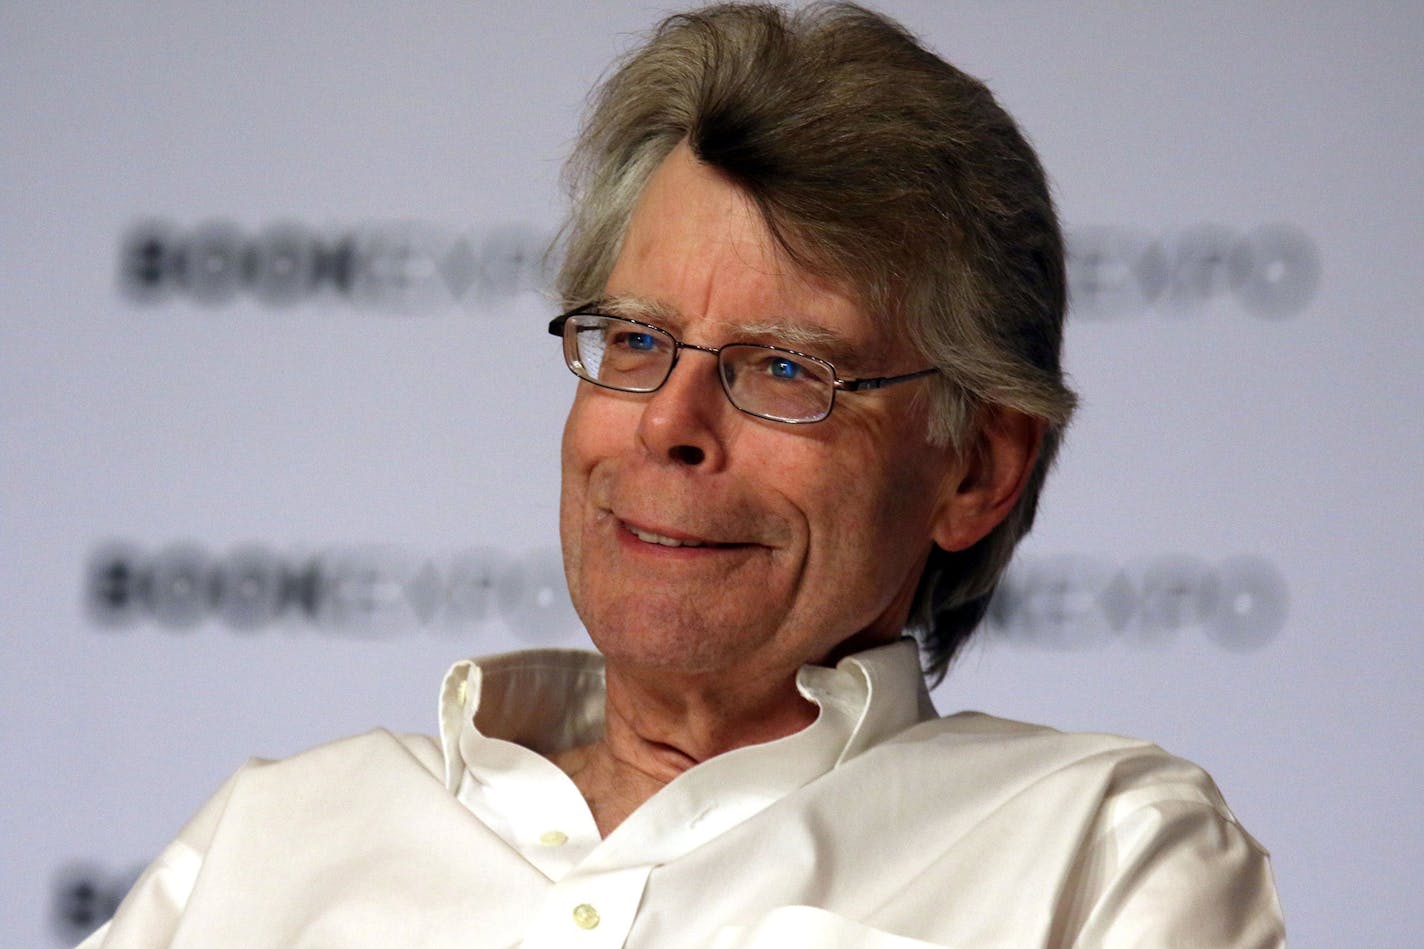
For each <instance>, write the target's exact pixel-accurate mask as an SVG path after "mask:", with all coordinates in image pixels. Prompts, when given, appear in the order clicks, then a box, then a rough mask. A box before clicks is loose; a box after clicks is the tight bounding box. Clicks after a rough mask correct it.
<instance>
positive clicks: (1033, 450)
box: [933, 408, 1043, 550]
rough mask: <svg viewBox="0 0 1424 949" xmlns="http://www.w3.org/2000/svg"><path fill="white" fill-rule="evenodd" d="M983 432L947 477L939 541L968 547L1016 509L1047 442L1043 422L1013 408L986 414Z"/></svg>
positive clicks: (938, 517) (950, 547) (939, 511)
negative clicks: (1040, 447)
mask: <svg viewBox="0 0 1424 949" xmlns="http://www.w3.org/2000/svg"><path fill="white" fill-rule="evenodd" d="M978 429H979V430H978V435H977V438H976V440H975V442H974V445H973V447H972V448H971V449H970V450H969V452H968V453H967V457H965V458H963V459H961V461H960V466H959V470H958V472H957V474H956V475H955V476H952V477H951V478H949V479H948V480H947V481H946V482H945V486H944V496H943V497H942V498H941V499H940V506H939V508H938V509H937V511H936V515H935V524H934V533H933V537H934V542H935V543H936V544H938V545H939V546H940V547H941V548H942V549H944V550H964V549H965V548H967V547H972V546H973V545H975V544H977V543H978V542H979V541H980V540H982V539H983V538H984V537H985V536H986V535H987V534H988V533H989V532H990V531H992V530H993V529H994V528H995V527H997V526H998V525H999V524H1000V523H1001V522H1002V521H1003V520H1004V518H1006V517H1008V516H1009V512H1010V511H1012V510H1013V509H1014V505H1015V504H1016V503H1017V502H1018V499H1019V495H1020V494H1022V493H1023V489H1024V485H1026V484H1027V483H1028V479H1029V475H1030V474H1032V472H1033V466H1034V464H1035V463H1036V462H1037V461H1038V450H1039V445H1040V444H1041V443H1042V441H1043V422H1042V420H1040V419H1036V418H1033V417H1032V416H1029V415H1025V414H1024V413H1022V412H1016V411H1014V410H1013V409H1006V408H993V409H989V410H986V411H985V413H984V415H983V416H981V418H980V422H979V426H978Z"/></svg>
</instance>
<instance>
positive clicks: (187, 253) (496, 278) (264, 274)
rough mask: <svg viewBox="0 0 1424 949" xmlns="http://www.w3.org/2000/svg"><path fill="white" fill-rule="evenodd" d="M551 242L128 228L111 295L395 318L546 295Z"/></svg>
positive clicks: (411, 233)
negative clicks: (337, 308)
mask: <svg viewBox="0 0 1424 949" xmlns="http://www.w3.org/2000/svg"><path fill="white" fill-rule="evenodd" d="M549 238H550V235H548V234H546V233H542V232H540V231H538V230H536V229H535V228H532V227H529V226H526V225H519V224H510V225H505V226H501V227H497V228H494V229H492V230H490V231H488V232H487V233H483V234H468V233H457V232H453V231H450V230H448V229H445V228H442V227H439V226H437V225H434V224H426V223H413V222H387V223H378V224H370V225H365V226H362V227H358V228H355V229H352V230H349V231H338V232H318V231H317V230H315V229H313V228H310V227H307V226H305V225H302V224H296V223H284V224H275V225H272V226H270V227H266V228H263V229H262V230H260V231H258V232H256V233H247V232H245V231H244V230H242V229H241V228H239V227H238V226H237V225H235V224H232V223H229V222H225V221H211V222H208V223H206V224H203V225H200V226H198V227H196V228H194V229H193V230H191V231H183V230H180V229H178V228H175V227H172V226H170V225H169V224H166V223H164V222H162V221H145V222H143V223H141V224H138V225H137V226H135V227H134V228H132V229H131V230H130V231H129V233H128V234H127V235H125V237H124V238H123V241H122V242H121V244H120V247H119V262H118V263H119V266H118V271H119V272H118V278H119V286H120V287H121V288H122V290H123V292H124V294H125V296H127V297H128V298H129V299H131V300H133V301H135V302H137V303H144V304H153V303H159V302H162V301H165V300H170V299H173V298H175V297H176V298H186V299H188V300H191V301H193V302H195V303H200V304H204V305H207V306H219V305H222V304H225V303H228V302H230V301H232V300H235V299H239V298H246V299H250V300H253V301H256V302H258V303H261V304H263V305H265V306H269V307H289V306H293V305H295V304H298V303H309V302H320V301H331V302H337V303H347V304H350V305H353V306H357V307H361V308H368V309H375V310H385V311H391V312H401V313H417V312H433V311H437V310H441V309H444V308H446V307H449V306H451V305H453V304H457V303H470V302H479V301H491V300H500V299H505V298H508V297H511V296H514V295H515V294H517V293H521V292H525V291H540V290H542V289H544V288H545V287H547V286H548V284H549V279H548V278H549V274H548V272H547V263H548V262H547V257H546V254H545V249H546V248H547V247H548V245H549Z"/></svg>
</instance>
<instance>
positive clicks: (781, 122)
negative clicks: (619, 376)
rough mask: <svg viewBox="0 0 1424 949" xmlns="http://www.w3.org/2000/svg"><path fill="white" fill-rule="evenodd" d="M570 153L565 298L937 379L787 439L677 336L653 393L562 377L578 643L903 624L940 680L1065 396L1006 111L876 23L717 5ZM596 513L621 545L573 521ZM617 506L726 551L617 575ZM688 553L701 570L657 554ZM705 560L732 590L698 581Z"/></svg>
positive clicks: (624, 565) (639, 72)
mask: <svg viewBox="0 0 1424 949" xmlns="http://www.w3.org/2000/svg"><path fill="white" fill-rule="evenodd" d="M570 168H571V176H572V178H571V180H572V183H573V186H574V191H575V207H574V213H573V217H572V220H571V221H570V225H569V229H568V233H567V254H566V258H565V264H564V268H563V271H562V273H561V277H560V291H561V293H562V295H563V298H564V300H565V303H566V305H568V306H570V307H574V306H584V305H588V304H593V303H598V302H603V303H606V304H611V305H612V306H613V307H614V308H619V307H621V308H622V309H621V313H620V315H632V316H634V318H636V319H644V320H645V321H647V322H650V323H653V324H657V325H660V326H663V327H665V328H667V329H669V330H671V331H672V332H673V333H674V334H675V335H677V337H678V338H679V339H681V340H682V341H684V342H688V343H692V344H695V345H698V346H703V347H710V348H715V347H720V346H722V345H724V344H726V343H729V342H738V341H742V342H745V341H753V342H755V341H762V342H772V343H774V344H781V345H787V346H788V347H789V348H792V349H800V350H803V351H806V352H809V353H812V354H815V355H830V354H833V353H834V355H831V358H830V359H829V361H830V362H831V363H833V364H835V365H836V369H837V371H838V373H839V375H840V376H842V377H844V376H866V375H873V376H885V375H894V374H899V373H906V372H911V371H914V370H918V369H921V368H924V367H926V366H932V367H934V368H935V369H936V370H937V372H936V373H935V374H934V375H932V376H931V377H929V378H927V379H922V380H918V381H911V382H908V383H906V384H904V385H900V386H896V387H894V388H887V389H884V390H881V391H875V392H870V393H851V394H847V395H843V396H841V397H838V399H837V402H836V408H835V410H834V412H833V413H832V415H831V416H830V417H829V418H827V419H826V420H825V421H824V422H818V423H815V424H814V425H807V426H800V427H792V426H786V425H784V424H783V423H778V422H769V421H763V420H760V419H754V418H750V417H748V416H746V415H744V414H742V413H739V412H737V411H736V410H735V409H733V408H732V407H731V406H730V404H728V402H727V399H726V398H724V397H723V395H722V393H721V392H720V391H718V383H717V376H716V368H715V366H716V363H715V361H714V359H713V357H712V356H709V355H706V354H698V353H695V352H687V351H683V353H682V355H681V359H680V361H679V363H678V367H677V368H676V369H675V370H674V372H673V374H672V376H671V377H670V378H669V380H668V381H667V383H666V384H665V385H664V387H663V389H661V390H659V391H658V392H657V393H654V394H653V395H625V394H622V393H615V392H609V391H607V390H601V389H596V388H594V387H591V386H586V385H584V386H580V393H579V396H578V398H577V400H576V403H575V406H574V409H573V411H572V413H571V415H570V421H569V428H568V431H567V432H566V435H565V453H564V454H565V459H564V477H565V487H564V494H565V498H564V512H563V533H564V544H565V553H566V560H567V561H568V562H567V564H566V566H567V567H568V569H569V574H570V587H571V590H572V592H573V594H574V598H575V602H576V605H578V606H579V609H580V612H581V615H583V618H584V620H585V623H586V624H587V625H589V627H590V632H592V633H593V634H594V636H595V640H598V638H599V636H600V634H601V633H602V632H604V628H606V627H608V626H610V625H616V624H619V623H622V624H625V625H626V624H629V623H633V624H634V625H636V624H637V623H638V622H641V621H642V620H647V621H648V622H649V623H650V624H652V625H656V626H657V627H658V628H659V629H661V630H662V632H663V634H664V635H665V636H667V635H673V633H672V631H671V630H670V629H669V628H668V627H669V626H672V625H676V624H677V623H679V622H682V623H684V625H687V624H690V626H691V628H693V629H698V628H700V629H701V631H700V633H698V634H697V635H698V636H699V640H698V641H699V642H702V643H704V644H705V642H706V640H707V638H708V637H711V636H713V635H714V633H713V630H712V626H713V625H714V624H720V625H716V635H717V636H732V637H733V638H735V636H736V635H744V636H745V637H746V640H747V643H753V642H756V641H757V637H758V636H766V635H767V634H768V631H769V630H770V629H771V627H772V626H775V627H776V628H777V629H781V630H783V631H785V630H786V629H790V630H791V632H790V633H788V634H787V635H788V636H789V637H790V639H791V640H799V641H804V643H809V644H810V645H816V644H817V643H818V642H819V640H817V635H818V634H816V633H814V632H813V631H812V630H811V629H810V625H811V624H815V623H820V624H823V625H824V626H825V627H826V630H825V632H824V633H822V634H819V635H822V636H826V637H831V638H832V639H834V636H836V635H838V634H843V633H846V632H847V631H849V633H850V634H851V635H853V634H855V633H857V632H860V631H862V630H864V631H866V632H867V633H868V634H869V635H868V638H869V639H871V640H874V641H878V640H880V639H883V638H885V637H886V636H887V635H890V634H891V632H898V628H897V629H895V630H893V631H890V632H887V630H888V628H889V627H891V626H895V625H896V624H897V623H898V622H903V620H904V619H905V614H906V613H908V614H909V617H910V619H911V622H912V625H914V626H915V627H916V629H917V631H918V633H919V634H920V636H921V638H922V641H923V642H924V645H925V648H926V652H927V655H928V662H929V668H930V670H931V671H932V672H933V673H937V674H938V673H942V672H943V669H944V667H945V666H946V664H947V663H948V661H949V659H950V658H951V657H952V655H953V653H954V651H955V650H956V649H957V648H958V646H959V645H960V643H961V642H962V641H963V640H964V639H965V638H966V637H967V636H968V634H969V633H970V632H971V631H972V630H973V628H974V626H975V625H976V624H977V622H978V621H979V619H980V618H981V617H982V615H983V612H984V609H985V607H986V606H987V603H988V599H989V597H990V595H991V594H992V592H993V589H994V586H995V584H996V583H997V580H998V578H999V576H1000V574H1001V572H1002V570H1003V568H1004V567H1005V565H1006V564H1007V562H1008V559H1009V556H1010V555H1011V553H1012V550H1013V547H1014V544H1015V543H1016V542H1017V540H1018V539H1019V537H1020V536H1022V534H1023V533H1024V532H1025V531H1026V530H1027V529H1028V527H1029V525H1030V524H1031V522H1032V519H1033V512H1034V508H1035V505H1036V502H1037V497H1038V492H1039V488H1040V487H1041V485H1042V482H1043V477H1044V474H1045V472H1046V471H1047V468H1048V466H1049V465H1050V463H1051V461H1052V457H1053V454H1054V451H1055V449H1056V446H1057V443H1058V438H1059V433H1060V432H1061V430H1062V427H1063V425H1064V424H1065V423H1066V421H1067V419H1068V416H1069V414H1070V412H1071V409H1072V404H1073V397H1072V395H1071V393H1070V392H1069V391H1068V390H1067V388H1066V387H1065V386H1064V384H1063V381H1062V374H1061V371H1060V367H1059V349H1060V343H1061V328H1062V319H1063V312H1064V307H1065V279H1064V272H1063V250H1062V241H1061V237H1060V235H1059V231H1058V227H1057V222H1056V218H1055V215H1054V211H1053V207H1052V203H1051V200H1050V198H1049V195H1048V191H1047V187H1046V184H1045V182H1044V177H1043V173H1042V170H1041V168H1040V167H1039V165H1038V162H1037V159H1036V158H1035V156H1034V154H1033V152H1032V150H1031V149H1030V148H1029V146H1028V145H1027V144H1026V143H1025V142H1024V140H1023V138H1022V137H1021V135H1020V134H1019V133H1018V131H1017V129H1016V127H1015V126H1014V124H1013V122H1012V120H1011V119H1010V118H1009V117H1008V116H1007V115H1006V114H1005V113H1004V112H1003V111H1002V110H1001V109H1000V108H999V107H998V106H997V104H995V103H994V101H993V99H992V97H991V96H990V95H989V93H988V91H987V90H986V89H985V88H984V87H983V86H982V85H980V84H979V83H978V82H976V81H975V80H973V79H970V78H969V77H967V76H965V75H963V74H962V73H960V72H958V71H957V70H955V69H954V68H953V67H951V66H949V65H947V64H946V63H944V62H942V61H941V60H939V59H938V58H936V57H935V56H933V54H931V53H929V52H927V51H925V50H924V49H922V48H921V47H920V46H918V45H917V44H916V43H915V42H914V40H913V39H912V38H911V37H909V36H908V34H906V33H904V32H903V31H902V30H900V29H899V28H898V27H896V26H895V25H893V24H891V23H889V22H887V21H885V20H884V19H883V18H880V17H878V16H876V15H874V14H870V13H868V12H866V11H863V10H860V9H857V8H854V7H845V6H832V7H816V8H813V9H811V10H809V11H805V12H803V13H801V14H786V13H784V12H783V11H780V10H778V9H776V8H770V7H714V8H709V9H706V10H703V11H700V12H698V13H695V14H689V15H685V16H679V17H673V18H671V19H669V20H668V21H666V22H665V23H664V24H663V25H662V27H661V28H660V29H659V30H658V31H657V32H656V34H655V35H654V37H653V38H652V40H651V41H650V42H649V43H648V44H647V45H646V46H644V47H642V48H641V49H639V50H637V51H636V52H634V53H633V54H632V55H631V56H630V57H629V58H628V59H627V60H626V61H625V62H624V63H623V64H622V65H621V66H620V68H619V69H618V70H617V71H616V72H615V73H614V74H613V75H612V77H611V78H610V79H609V80H608V82H607V83H606V84H605V85H604V87H603V88H602V90H601V92H600V94H599V96H598V98H597V100H596V102H595V105H594V109H593V112H592V114H591V117H590V119H589V122H588V124H587V126H586V128H585V131H584V134H583V136H582V138H581V140H580V143H579V146H578V150H577V152H576V154H575V156H574V160H573V162H572V163H571V166H570ZM620 298H621V299H620ZM766 324H777V326H772V327H768V326H767V325H766ZM787 324H790V325H789V326H788V325H787ZM823 347H829V348H823ZM709 380H710V381H709ZM699 406H700V408H699ZM1014 444H1017V445H1018V446H1019V447H1018V448H1014V447H1013V445H1014ZM1025 445H1026V446H1027V448H1026V451H1027V458H1026V463H1027V466H1028V469H1029V473H1028V475H1027V476H1026V477H1020V478H1018V479H1017V480H1016V481H1015V479H1013V478H1009V477H1008V476H1007V475H1005V474H1004V472H1005V470H1006V468H1007V467H1011V466H1012V461H1013V458H1012V456H1013V454H1014V453H1015V451H1018V452H1019V453H1020V454H1022V453H1023V451H1024V450H1025V449H1024V446H1025ZM1035 449H1036V458H1035V455H1034V451H1035ZM1005 452H1007V454H1005ZM996 467H997V468H998V469H999V470H998V479H999V481H1000V482H1004V483H1002V484H998V485H997V487H996V488H995V489H994V490H990V488H991V482H992V481H993V478H994V469H995V468H996ZM1008 482H1014V483H1011V484H1010V483H1008ZM976 490H977V491H978V493H977V494H975V491H976ZM995 491H997V492H998V493H997V494H995ZM1005 492H1007V494H1006V493H1005ZM990 495H994V498H995V499H994V500H992V501H991V500H990ZM1006 498H1007V501H1006V500H1005V499H1006ZM600 516H604V517H606V519H607V520H608V521H609V522H610V523H613V524H615V525H617V526H618V527H619V529H620V530H621V531H622V534H621V535H619V534H616V533H615V534H610V535H608V536H607V537H601V538H600V537H599V536H596V535H597V524H596V523H595V522H596V520H597V518H598V517H600ZM639 517H643V518H651V519H653V520H654V521H655V522H656V523H653V524H650V525H643V526H644V527H663V528H665V529H667V531H670V532H672V533H673V534H683V535H686V536H690V537H700V538H702V539H705V540H713V541H719V540H720V541H723V542H726V543H736V544H738V545H740V546H738V547H736V548H723V549H722V550H721V553H720V554H719V553H715V552H710V553H709V552H706V551H705V550H704V554H703V555H698V554H690V553H687V552H686V551H684V554H686V556H685V557H684V559H685V560H687V561H688V564H684V565H683V566H681V567H675V568H674V569H673V572H671V573H667V574H665V575H664V574H660V573H658V571H659V570H662V569H663V567H662V566H658V565H657V563H650V564H647V565H644V566H646V567H647V568H648V571H649V572H648V573H647V580H648V582H647V583H646V584H644V585H642V586H641V587H640V586H639V585H638V584H637V582H636V577H637V575H638V574H637V570H635V569H634V568H633V567H631V566H629V562H624V561H621V560H619V559H618V558H619V556H620V555H619V554H618V550H619V549H620V548H617V547H608V548H607V549H604V547H602V546H600V545H601V544H603V543H604V541H607V542H609V543H612V542H613V541H615V540H617V541H618V542H620V543H621V542H623V541H625V540H626V536H627V531H626V528H627V527H628V526H629V522H636V521H637V519H638V518H639ZM633 526H638V525H637V524H636V523H634V524H633ZM639 529H640V530H641V529H642V528H641V527H640V528H639ZM644 533H645V534H646V531H644ZM738 550H740V551H741V552H742V554H744V555H745V557H744V559H743V560H742V561H739V562H737V563H732V561H733V560H734V559H735V557H736V555H734V551H738ZM634 553H637V552H636V551H634ZM675 556H682V555H675ZM698 556H703V559H704V560H705V561H706V563H705V564H704V566H710V565H712V564H713V562H715V561H716V559H717V557H718V556H722V557H723V560H724V561H725V562H724V563H723V564H722V565H721V566H719V567H716V568H715V569H712V570H711V571H710V572H706V573H704V574H698V575H696V576H694V575H693V574H692V573H686V572H684V573H678V572H677V570H684V569H685V568H686V567H687V566H688V565H690V564H692V563H695V562H699V561H697V559H696V558H697V557H698ZM608 558H613V559H612V562H610V561H609V559H608ZM758 558H763V559H758ZM664 566H674V565H673V564H671V563H669V564H664ZM638 569H641V568H638ZM697 569H703V568H702V567H699V568H697ZM717 570H725V571H726V572H725V573H724V574H721V575H718V574H717ZM758 571H761V572H762V574H763V577H764V579H763V581H762V583H761V584H760V586H758V585H756V584H752V583H743V582H742V581H744V580H749V579H750V578H751V577H752V576H753V575H754V574H756V573H757V572H758ZM779 571H780V572H779ZM716 576H720V580H719V581H718V582H720V583H722V584H723V588H724V590H725V593H726V595H727V596H728V597H731V598H733V600H734V602H729V603H725V604H722V605H721V606H714V605H713V602H714V601H713V598H712V596H711V593H710V589H709V592H708V595H707V599H706V600H703V599H700V598H699V597H700V593H699V591H698V590H697V589H696V587H697V584H698V583H700V582H702V581H704V580H711V579H712V578H714V577H716ZM780 580H785V583H781V582H780ZM682 587H687V589H683V588H682ZM660 597H663V598H666V602H663V603H662V604H661V606H658V605H657V604H656V603H655V602H654V601H657V600H658V599H659V598H660ZM640 598H641V599H640ZM738 598H739V599H738ZM753 601H758V602H753ZM816 604H820V607H819V608H815V607H816ZM734 607H735V608H734ZM836 611H839V612H836ZM828 612H830V613H834V614H835V615H826V614H827V613H828ZM773 614H774V616H773ZM837 617H841V618H843V619H842V621H838V620H837ZM693 620H697V621H698V622H691V621H693ZM777 623H779V624H780V625H776V624H777ZM768 624H771V625H768ZM852 626H854V627H855V628H853V629H852V628H851V627H852ZM649 633H651V629H650V630H649ZM773 638H774V637H773ZM847 638H849V637H846V636H843V637H842V639H847ZM865 638H866V637H860V638H857V639H855V640H853V641H852V642H853V644H859V642H860V640H861V639H865ZM837 642H840V640H837V641H835V642H831V643H829V645H830V646H832V647H834V646H835V645H836V643H837ZM599 645H600V647H601V648H604V649H605V652H606V651H608V647H607V645H605V643H602V642H600V643H599ZM615 646H616V644H615ZM688 646H689V644H686V643H684V644H682V646H681V647H679V648H683V649H684V654H685V650H686V648H688ZM669 648H672V647H669ZM708 648H710V647H708ZM747 648H751V647H750V646H747ZM788 648H791V647H790V646H789V645H788ZM836 651H837V650H836V649H835V648H831V649H829V650H827V652H828V653H834V652H836ZM806 658H816V657H815V656H811V655H808V656H807V657H806ZM707 661H709V662H712V661H714V660H713V659H712V658H710V657H709V658H708V659H707Z"/></svg>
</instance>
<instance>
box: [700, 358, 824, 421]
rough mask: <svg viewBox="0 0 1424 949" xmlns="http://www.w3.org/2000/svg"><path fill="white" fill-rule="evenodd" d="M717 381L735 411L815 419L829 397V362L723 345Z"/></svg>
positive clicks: (786, 419) (771, 416) (783, 419)
mask: <svg viewBox="0 0 1424 949" xmlns="http://www.w3.org/2000/svg"><path fill="white" fill-rule="evenodd" d="M722 381H723V383H724V384H725V385H726V387H727V394H728V395H729V396H731V399H732V404H733V405H735V406H736V407H737V408H739V409H741V410H742V411H743V412H750V413H751V414H753V415H760V416H762V417H763V418H769V419H776V420H777V421H781V422H815V421H819V420H820V419H823V418H825V417H826V415H827V414H828V413H829V412H830V411H831V399H832V398H833V397H834V395H835V385H834V381H835V372H834V371H833V370H832V369H831V367H830V364H829V363H824V362H822V361H821V360H819V359H817V358H815V357H814V356H805V355H802V354H801V353H793V352H791V351H789V350H785V349H775V348H773V347H771V346H754V345H751V344H737V345H733V346H726V347H724V348H723V349H722Z"/></svg>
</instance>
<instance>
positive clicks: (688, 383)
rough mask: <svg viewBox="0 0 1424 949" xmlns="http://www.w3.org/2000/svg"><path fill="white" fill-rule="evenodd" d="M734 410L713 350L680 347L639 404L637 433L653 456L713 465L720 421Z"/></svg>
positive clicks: (720, 450) (722, 450)
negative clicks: (667, 370) (655, 386)
mask: <svg viewBox="0 0 1424 949" xmlns="http://www.w3.org/2000/svg"><path fill="white" fill-rule="evenodd" d="M735 411H736V409H734V408H733V407H732V404H731V403H730V402H728V401H727V396H726V393H724V392H723V391H722V382H721V379H720V377H719V369H718V366H717V356H716V354H714V353H709V352H707V351H705V350H698V349H692V348H690V347H686V348H684V349H683V350H682V351H681V352H680V353H678V359H677V363H676V365H674V366H673V368H672V372H671V373H670V374H669V375H668V378H667V381H666V382H664V383H663V384H662V387H661V388H660V389H658V390H657V391H656V392H654V393H652V395H651V396H649V397H648V401H647V404H645V405H644V406H643V415H642V418H641V419H640V420H639V423H638V431H637V438H638V440H639V442H641V443H642V445H643V447H644V448H645V449H646V450H647V451H648V453H649V454H651V455H652V456H653V457H654V458H657V459H665V460H667V461H669V462H671V463H673V464H679V465H687V466H689V467H697V468H700V469H702V470H705V471H715V470H718V469H720V468H721V467H722V466H723V465H724V464H725V462H726V442H725V434H726V433H725V426H726V424H727V422H728V419H729V415H730V414H731V413H734V412H735Z"/></svg>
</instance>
